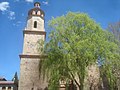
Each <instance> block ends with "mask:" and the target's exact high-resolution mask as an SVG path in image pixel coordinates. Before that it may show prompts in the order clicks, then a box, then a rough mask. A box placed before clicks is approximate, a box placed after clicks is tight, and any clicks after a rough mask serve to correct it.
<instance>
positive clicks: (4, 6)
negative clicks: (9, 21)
mask: <svg viewBox="0 0 120 90" xmlns="http://www.w3.org/2000/svg"><path fill="white" fill-rule="evenodd" d="M9 7H10V6H9V2H1V3H0V10H1V11H6V10H7V9H8V8H9Z"/></svg>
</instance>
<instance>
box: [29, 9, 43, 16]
mask: <svg viewBox="0 0 120 90" xmlns="http://www.w3.org/2000/svg"><path fill="white" fill-rule="evenodd" d="M33 11H40V12H41V14H43V15H45V13H44V11H43V10H41V9H40V8H36V7H35V8H33V9H31V10H29V12H28V16H30V15H32V12H33Z"/></svg>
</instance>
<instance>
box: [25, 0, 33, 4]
mask: <svg viewBox="0 0 120 90" xmlns="http://www.w3.org/2000/svg"><path fill="white" fill-rule="evenodd" d="M25 1H26V2H31V3H32V2H33V1H34V0H25Z"/></svg>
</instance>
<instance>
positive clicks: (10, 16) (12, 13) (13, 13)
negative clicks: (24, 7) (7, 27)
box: [8, 11, 15, 20]
mask: <svg viewBox="0 0 120 90" xmlns="http://www.w3.org/2000/svg"><path fill="white" fill-rule="evenodd" d="M8 13H9V16H8V18H9V19H10V20H14V19H15V12H13V11H9V12H8Z"/></svg>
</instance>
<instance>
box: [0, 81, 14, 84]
mask: <svg viewBox="0 0 120 90" xmlns="http://www.w3.org/2000/svg"><path fill="white" fill-rule="evenodd" d="M8 84H14V81H0V85H8Z"/></svg>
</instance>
